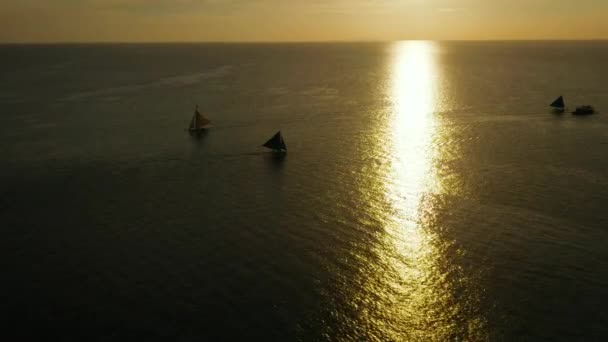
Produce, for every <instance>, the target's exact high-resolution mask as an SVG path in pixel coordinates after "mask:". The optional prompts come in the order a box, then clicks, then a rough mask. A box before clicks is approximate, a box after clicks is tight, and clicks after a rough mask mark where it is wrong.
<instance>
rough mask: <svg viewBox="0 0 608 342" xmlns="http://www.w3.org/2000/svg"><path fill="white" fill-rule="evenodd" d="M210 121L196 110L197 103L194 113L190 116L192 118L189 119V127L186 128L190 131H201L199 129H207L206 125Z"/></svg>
mask: <svg viewBox="0 0 608 342" xmlns="http://www.w3.org/2000/svg"><path fill="white" fill-rule="evenodd" d="M210 123H211V121H209V119H207V118H206V117H204V116H203V115H202V114H201V113H200V112H199V111H198V105H197V106H196V109H195V110H194V115H193V116H192V120H190V127H189V128H188V130H189V131H190V132H191V133H196V132H201V131H203V130H205V129H207V125H209V124H210Z"/></svg>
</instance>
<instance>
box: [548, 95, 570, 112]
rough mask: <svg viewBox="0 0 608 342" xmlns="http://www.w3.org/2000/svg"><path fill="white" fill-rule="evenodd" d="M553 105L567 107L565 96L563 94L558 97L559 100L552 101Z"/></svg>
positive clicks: (554, 106)
mask: <svg viewBox="0 0 608 342" xmlns="http://www.w3.org/2000/svg"><path fill="white" fill-rule="evenodd" d="M551 107H553V108H560V109H562V108H564V107H566V105H565V104H564V98H563V97H562V96H560V97H558V98H557V100H555V101H553V103H551Z"/></svg>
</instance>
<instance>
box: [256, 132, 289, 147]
mask: <svg viewBox="0 0 608 342" xmlns="http://www.w3.org/2000/svg"><path fill="white" fill-rule="evenodd" d="M262 146H264V147H268V148H271V149H273V150H275V151H281V150H285V151H287V146H286V145H285V141H284V140H283V136H282V135H281V132H280V131H279V132H277V134H275V135H274V136H273V137H272V138H270V140H268V141H267V142H266V143H265V144H264V145H262Z"/></svg>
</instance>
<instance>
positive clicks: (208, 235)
mask: <svg viewBox="0 0 608 342" xmlns="http://www.w3.org/2000/svg"><path fill="white" fill-rule="evenodd" d="M606 61H608V42H606V41H579V42H573V41H514V42H507V41H502V42H491V41H483V42H466V41H462V42H449V41H446V42H443V41H438V42H434V41H399V42H378V43H292V44H271V43H267V44H266V43H260V44H257V43H256V44H253V43H251V44H222V43H205V44H81V45H79V44H68V45H2V46H0V80H2V82H0V154H1V155H2V158H0V226H1V228H0V233H1V238H0V269H1V270H2V280H1V281H0V302H1V303H2V313H3V316H4V318H3V319H2V322H3V326H4V328H3V331H2V333H1V334H2V335H4V336H5V337H8V336H14V337H16V339H17V340H21V341H35V340H38V341H42V340H49V341H52V340H54V341H228V340H235V341H601V340H606V339H608V310H607V307H608V215H607V213H608V207H607V206H608V63H607V62H606ZM559 96H563V97H564V99H565V102H566V106H567V107H568V108H567V110H566V111H565V112H564V113H555V112H553V111H552V109H551V108H550V107H549V104H550V103H551V102H553V100H555V99H556V98H557V97H559ZM585 104H589V105H593V106H594V107H595V108H596V109H597V111H598V112H599V113H598V114H595V115H589V116H574V115H572V114H570V112H571V111H572V110H574V109H575V107H576V106H577V105H585ZM197 105H198V106H199V110H200V112H201V113H202V114H203V115H204V116H205V117H207V118H208V119H209V120H211V125H210V127H208V129H207V130H206V131H205V132H203V133H201V134H190V133H189V132H187V128H188V124H189V123H190V120H191V118H192V115H193V112H194V109H195V106H197ZM278 131H280V132H281V133H282V136H283V138H284V140H285V143H286V146H287V153H286V154H275V153H273V152H272V151H269V150H267V149H265V148H263V147H262V146H261V145H263V144H264V143H265V142H266V141H267V140H268V139H270V138H271V137H272V136H273V135H274V134H275V133H276V132H278ZM13 334H14V335H13Z"/></svg>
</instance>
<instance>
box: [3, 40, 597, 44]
mask: <svg viewBox="0 0 608 342" xmlns="http://www.w3.org/2000/svg"><path fill="white" fill-rule="evenodd" d="M401 41H432V42H550V41H553V42H601V41H608V38H586V39H564V38H541V39H536V38H531V39H393V40H388V39H387V40H379V39H378V40H373V39H370V40H364V39H362V40H338V39H336V40H243V41H239V40H200V41H199V40H184V41H178V40H175V41H172V40H167V41H163V40H158V41H154V40H150V41H147V40H139V41H112V40H107V41H106V40H99V41H22V42H10V41H7V42H2V41H0V45H97V44H98V45H110V44H116V45H120V44H131V45H135V44H159V45H162V44H166V45H170V44H326V43H327V44H335V43H393V42H401Z"/></svg>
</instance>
